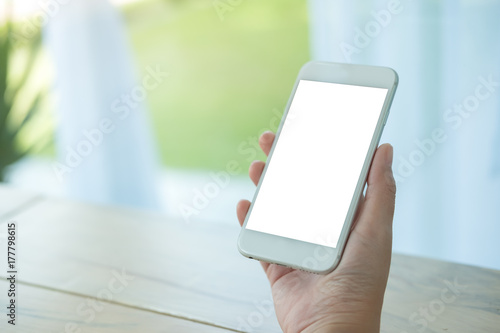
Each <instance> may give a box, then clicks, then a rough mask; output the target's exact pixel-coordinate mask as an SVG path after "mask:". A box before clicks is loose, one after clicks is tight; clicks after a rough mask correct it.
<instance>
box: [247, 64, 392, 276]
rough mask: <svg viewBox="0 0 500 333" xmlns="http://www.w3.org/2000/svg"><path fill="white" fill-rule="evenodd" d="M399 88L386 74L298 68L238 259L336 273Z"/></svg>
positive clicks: (354, 68)
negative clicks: (335, 270) (240, 255)
mask: <svg viewBox="0 0 500 333" xmlns="http://www.w3.org/2000/svg"><path fill="white" fill-rule="evenodd" d="M397 84H398V75H397V74H396V72H395V71H394V70H392V69H390V68H386V67H374V66H363V65H352V64H339V63H327V62H309V63H307V64H305V65H304V66H303V67H302V69H301V70H300V73H299V76H298V78H297V81H296V82H295V86H294V88H293V91H292V94H291V96H290V99H289V101H288V104H287V107H286V110H285V112H284V115H283V119H282V121H281V124H280V127H279V129H278V131H277V133H276V139H275V140H274V143H273V146H272V148H271V152H270V153H269V157H268V159H267V163H266V167H265V168H264V171H263V173H262V177H261V178H260V182H259V184H258V186H257V190H256V193H255V196H254V198H253V201H252V204H251V206H250V209H249V211H248V214H247V216H246V219H245V223H244V225H243V228H242V230H241V233H240V236H239V239H238V249H239V251H240V252H241V254H243V255H244V256H246V257H248V258H252V259H257V260H262V261H266V262H269V263H276V264H280V265H284V266H288V267H292V268H297V269H301V270H305V271H309V272H313V273H320V274H326V273H328V272H331V271H333V270H334V269H335V267H337V265H338V264H339V262H340V259H341V257H342V253H343V251H344V248H345V245H346V243H347V239H348V236H349V231H350V230H351V226H352V223H353V220H354V216H355V214H356V209H357V207H358V202H359V200H360V198H361V196H362V194H363V190H364V187H365V184H366V178H367V175H368V171H369V168H370V165H371V162H372V159H373V155H374V154H375V150H376V148H377V146H378V143H379V140H380V136H381V135H382V130H383V128H384V125H385V123H386V121H387V117H388V115H389V108H390V106H391V102H392V99H393V97H394V94H395V92H396V87H397Z"/></svg>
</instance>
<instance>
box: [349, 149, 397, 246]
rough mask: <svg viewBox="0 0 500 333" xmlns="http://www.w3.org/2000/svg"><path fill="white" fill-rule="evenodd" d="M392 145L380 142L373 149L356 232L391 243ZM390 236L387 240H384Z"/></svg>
mask: <svg viewBox="0 0 500 333" xmlns="http://www.w3.org/2000/svg"><path fill="white" fill-rule="evenodd" d="M392 158H393V148H392V146H391V145H389V144H384V145H382V146H380V147H379V148H378V149H377V152H376V153H375V157H374V159H373V163H372V166H371V168H370V173H369V175H368V187H367V189H366V196H365V200H364V202H363V207H362V211H361V214H360V217H359V221H358V225H357V226H356V228H360V230H359V231H361V232H363V233H364V234H365V235H366V236H368V237H373V238H375V239H373V240H374V241H377V240H378V241H379V242H381V244H389V245H390V244H391V243H392V219H393V216H394V202H395V199H396V183H395V181H394V177H393V174H392ZM387 238H390V239H387Z"/></svg>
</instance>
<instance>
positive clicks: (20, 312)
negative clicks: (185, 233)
mask: <svg viewBox="0 0 500 333" xmlns="http://www.w3.org/2000/svg"><path fill="white" fill-rule="evenodd" d="M17 289H18V291H19V292H18V298H17V308H16V311H17V317H16V321H15V323H16V325H15V326H12V325H10V324H8V323H7V320H6V317H5V315H2V320H1V321H0V332H23V333H31V332H33V333H40V332H53V333H63V332H64V333H67V332H68V333H69V332H75V333H77V332H78V333H90V332H98V333H100V332H102V333H112V332H179V333H193V332H208V333H230V332H231V331H228V330H225V329H222V328H217V327H212V326H207V325H203V324H199V323H196V322H192V321H188V320H184V319H179V318H175V317H170V316H165V315H162V314H158V313H154V312H150V311H143V310H138V309H135V308H129V307H126V306H121V305H117V304H113V303H109V302H106V301H99V302H92V301H95V299H94V300H92V299H89V298H86V297H81V296H78V295H70V294H66V293H60V292H57V291H53V290H47V289H44V288H38V287H33V286H29V285H23V284H18V286H17ZM0 290H1V291H2V292H1V295H2V298H1V299H2V300H4V298H6V296H4V291H5V290H7V282H6V281H5V280H1V281H0ZM89 301H90V302H89ZM4 304H6V302H5V301H2V307H3V305H4ZM2 313H4V311H2Z"/></svg>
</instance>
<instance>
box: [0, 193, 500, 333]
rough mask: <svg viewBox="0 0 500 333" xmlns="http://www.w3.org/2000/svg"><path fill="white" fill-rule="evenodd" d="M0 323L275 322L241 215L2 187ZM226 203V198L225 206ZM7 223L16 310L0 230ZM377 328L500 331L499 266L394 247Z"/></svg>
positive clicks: (49, 327)
mask: <svg viewBox="0 0 500 333" xmlns="http://www.w3.org/2000/svg"><path fill="white" fill-rule="evenodd" d="M0 203H1V204H0V236H1V238H0V243H1V244H0V249H1V251H2V254H1V255H0V258H1V259H0V276H2V278H3V279H2V280H1V281H0V295H1V296H0V300H1V308H2V309H4V310H3V312H2V316H1V317H0V318H1V319H0V332H57V333H59V332H267V333H269V332H280V331H281V330H280V328H279V325H278V323H277V321H276V319H275V317H274V313H273V311H272V306H271V304H272V303H271V296H270V289H269V286H268V283H267V281H266V279H265V276H264V274H263V273H262V271H261V268H260V266H259V265H258V263H256V262H254V261H250V260H248V259H245V258H243V257H242V256H241V255H240V254H239V253H238V251H237V249H236V238H237V235H238V230H239V227H238V226H237V224H236V221H235V224H234V225H231V226H229V225H225V224H220V223H219V224H217V223H208V222H205V223H199V222H198V223H192V224H186V223H184V222H183V221H178V220H174V219H171V218H168V217H165V216H162V215H156V214H151V213H145V212H139V211H134V210H125V209H122V208H113V207H103V206H96V205H89V204H83V203H78V202H73V201H68V200H64V199H57V198H47V197H43V196H40V195H33V194H31V193H26V192H22V191H18V190H15V189H11V188H5V187H0ZM228 209H233V207H228ZM11 221H15V222H16V224H17V237H18V242H17V268H18V276H17V278H18V281H17V291H18V297H17V319H16V324H17V325H16V326H15V327H13V326H12V325H8V324H7V318H6V316H5V311H6V308H5V305H6V304H7V289H8V287H9V284H8V282H7V280H6V277H7V273H6V271H7V269H6V265H7V263H6V255H5V252H6V231H7V224H8V223H9V222H11ZM382 331H383V332H395V333H403V332H407V333H412V332H500V272H499V271H494V270H488V269H482V268H478V267H471V266H465V265H459V264H452V263H447V262H441V261H436V260H430V259H423V258H416V257H410V256H404V255H398V254H395V255H394V256H393V262H392V266H391V274H390V278H389V284H388V288H387V292H386V299H385V303H384V309H383V318H382Z"/></svg>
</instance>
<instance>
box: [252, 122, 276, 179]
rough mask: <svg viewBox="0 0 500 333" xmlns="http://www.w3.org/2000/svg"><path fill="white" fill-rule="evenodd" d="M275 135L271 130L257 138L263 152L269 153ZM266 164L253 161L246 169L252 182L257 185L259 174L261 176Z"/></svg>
mask: <svg viewBox="0 0 500 333" xmlns="http://www.w3.org/2000/svg"><path fill="white" fill-rule="evenodd" d="M275 137H276V136H275V135H274V133H273V132H264V133H262V135H261V136H260V138H259V145H260V148H261V149H262V151H263V152H264V154H266V156H267V155H269V152H270V151H271V147H272V145H273V142H274V138H275ZM265 166H266V163H264V162H262V161H254V162H252V164H251V165H250V169H249V171H248V173H249V175H250V179H251V180H252V182H253V183H254V184H255V185H257V184H258V183H259V180H260V176H262V171H263V170H264V167H265Z"/></svg>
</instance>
